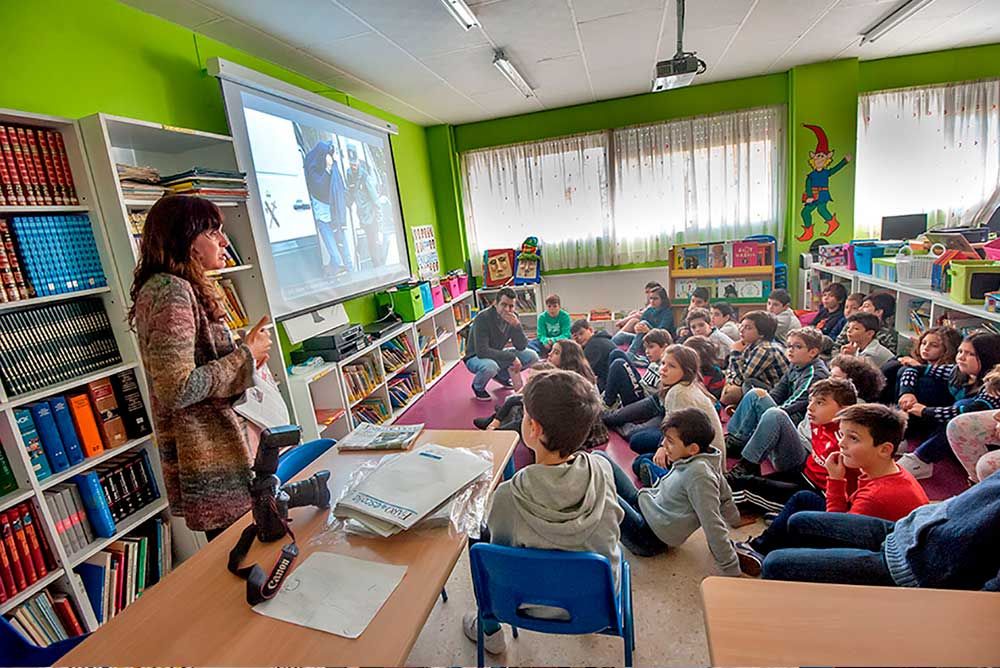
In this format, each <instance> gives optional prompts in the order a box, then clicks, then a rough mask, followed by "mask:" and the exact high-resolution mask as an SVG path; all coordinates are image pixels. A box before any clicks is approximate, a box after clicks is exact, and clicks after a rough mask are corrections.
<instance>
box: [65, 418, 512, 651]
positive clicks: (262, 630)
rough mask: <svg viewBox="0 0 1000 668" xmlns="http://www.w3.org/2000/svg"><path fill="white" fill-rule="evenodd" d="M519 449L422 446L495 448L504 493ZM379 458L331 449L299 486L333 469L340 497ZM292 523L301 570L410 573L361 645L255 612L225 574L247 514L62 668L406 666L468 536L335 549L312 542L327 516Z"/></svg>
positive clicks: (411, 537)
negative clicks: (370, 568) (323, 558)
mask: <svg viewBox="0 0 1000 668" xmlns="http://www.w3.org/2000/svg"><path fill="white" fill-rule="evenodd" d="M516 441H517V434H515V433H513V432H500V431H496V432H484V431H473V430H470V431H433V430H428V431H425V432H424V433H423V434H421V436H420V439H419V441H418V442H419V443H428V442H433V443H438V444H440V445H444V446H449V447H470V448H474V447H477V446H484V447H487V448H489V449H490V450H491V451H492V452H493V483H494V485H496V484H497V483H498V482H499V480H500V478H501V476H502V472H503V468H504V465H505V464H506V462H507V459H508V458H509V457H510V455H511V452H512V451H513V449H514V444H515V443H516ZM382 454H384V453H382ZM379 456H381V455H380V454H373V453H371V452H351V453H339V452H337V451H336V450H331V451H329V452H327V453H326V454H325V455H323V456H322V457H320V458H319V459H318V460H317V461H316V462H314V463H313V464H312V465H311V466H309V467H308V468H306V469H305V470H304V471H302V473H301V474H300V475H299V476H297V478H300V477H306V476H309V475H312V473H313V472H315V471H317V470H319V469H324V468H325V469H329V470H330V471H331V473H332V476H331V480H330V489H331V492H333V496H334V498H335V499H336V498H337V496H339V492H340V490H342V489H343V488H344V487H345V485H346V481H347V478H348V476H349V475H350V472H351V471H352V470H354V469H355V468H356V467H357V466H358V465H359V464H360V463H362V462H363V461H365V460H368V459H373V458H377V457H379ZM291 516H292V518H293V524H292V526H293V528H294V530H295V534H296V536H297V537H298V545H299V550H300V552H301V554H300V556H299V558H298V562H297V563H299V564H301V563H303V562H305V560H306V559H307V558H308V557H309V555H310V554H311V553H313V552H315V551H316V550H321V551H327V552H336V553H338V554H345V555H349V556H352V557H356V558H358V559H369V560H372V561H379V562H384V563H391V564H405V565H406V566H407V571H406V575H405V577H404V578H403V581H402V582H401V583H400V585H399V586H398V587H397V588H396V590H395V591H394V592H393V594H392V596H390V597H389V599H388V600H387V601H386V603H385V605H384V606H383V607H382V609H381V610H379V612H378V614H377V615H376V616H375V618H374V619H373V620H372V622H371V624H369V626H368V628H367V629H366V630H365V632H364V633H363V634H362V635H361V636H360V637H359V638H356V639H353V640H352V639H348V638H341V637H340V636H335V635H331V634H328V633H324V632H322V631H317V630H314V629H308V628H304V627H301V626H296V625H293V624H289V623H286V622H281V621H278V620H275V619H271V618H270V617H265V616H263V615H259V614H257V613H256V612H253V611H252V610H251V609H250V606H249V605H247V602H246V582H245V581H244V580H241V579H240V578H238V577H236V576H235V575H232V574H231V573H230V572H229V571H227V570H226V561H227V557H228V555H229V550H230V549H231V548H232V547H233V545H234V544H235V543H236V540H237V538H238V537H239V535H240V532H241V531H242V530H243V528H244V527H245V526H247V524H249V523H250V515H249V514H247V515H246V516H244V517H243V518H242V519H240V521H238V522H236V524H234V525H233V526H232V527H230V528H229V529H228V530H227V531H226V532H225V533H223V534H222V535H221V536H219V537H218V538H216V539H215V540H214V541H212V542H211V543H209V544H208V545H207V546H206V547H205V548H203V549H201V550H200V551H199V552H198V553H197V554H196V555H195V556H193V557H192V558H191V559H189V560H187V561H186V562H184V563H183V564H182V565H181V566H180V567H178V568H177V570H175V571H174V572H172V573H171V574H170V575H168V576H167V577H166V578H165V579H164V580H163V581H162V582H161V583H159V584H158V585H156V586H155V587H153V588H152V589H150V590H149V591H148V592H146V593H145V594H143V596H142V598H140V599H139V600H138V601H136V602H135V603H133V604H132V605H130V606H129V607H128V608H127V609H126V610H125V611H124V612H123V613H122V614H121V615H119V616H116V617H115V618H114V619H112V620H111V621H110V622H108V623H107V624H105V625H104V626H102V627H101V628H100V629H98V630H97V632H95V633H94V634H93V635H92V636H91V637H89V638H88V639H87V640H86V641H84V642H83V643H82V644H80V645H79V646H78V647H76V648H75V649H74V650H73V651H72V652H70V653H69V654H67V655H66V656H64V657H63V658H62V659H60V661H59V665H62V666H67V665H68V666H90V665H104V666H107V665H118V666H168V665H169V666H194V665H201V666H205V665H209V666H232V665H242V666H260V665H272V666H273V665H284V666H343V665H354V666H365V665H367V666H376V665H377V666H398V665H402V664H403V663H404V662H405V661H406V658H407V656H408V655H409V653H410V649H411V648H412V647H413V644H414V642H416V640H417V636H418V635H419V634H420V630H421V629H422V628H423V625H424V622H426V621H427V617H428V615H430V612H431V609H432V608H433V607H434V604H435V601H436V600H437V598H438V595H439V594H440V592H441V588H442V587H443V586H444V584H445V582H446V581H447V579H448V576H449V575H450V574H451V571H452V569H453V568H454V566H455V562H456V561H457V560H458V557H459V556H460V554H461V551H462V549H463V548H464V546H465V543H466V538H465V536H464V535H463V536H453V535H451V533H450V530H449V529H448V528H439V529H433V530H421V531H415V532H404V533H402V534H399V535H396V536H393V537H392V538H390V539H374V538H360V537H357V536H351V537H347V536H346V535H345V534H343V533H342V532H339V533H337V534H332V532H330V533H328V534H327V537H328V540H327V542H325V543H324V544H321V545H317V544H313V543H312V542H311V539H312V537H313V536H315V535H317V534H319V533H321V532H322V530H323V529H324V526H325V521H326V518H327V512H326V511H318V510H317V509H315V508H296V509H294V510H293V511H292V512H291ZM284 543H285V541H277V542H274V543H270V544H267V545H263V544H261V543H260V542H255V544H254V546H253V548H252V549H251V550H250V554H249V555H248V557H247V561H245V563H252V562H256V563H259V564H260V565H261V566H262V567H263V568H264V569H265V570H266V571H268V572H270V569H271V568H272V566H273V565H274V561H275V559H276V557H277V554H278V552H279V551H280V549H281V546H282V545H283V544H284Z"/></svg>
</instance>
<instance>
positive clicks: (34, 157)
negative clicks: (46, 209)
mask: <svg viewBox="0 0 1000 668" xmlns="http://www.w3.org/2000/svg"><path fill="white" fill-rule="evenodd" d="M24 136H25V137H26V138H27V145H28V157H30V158H31V169H32V171H34V172H35V183H36V184H37V185H36V187H37V188H38V192H39V194H40V195H41V196H42V201H43V202H44V203H45V204H48V205H50V206H51V205H52V204H55V199H54V198H53V197H52V189H51V188H50V187H49V180H48V179H47V178H46V176H45V165H44V164H43V163H42V154H41V153H40V152H39V150H38V140H37V139H35V131H34V129H33V128H25V130H24Z"/></svg>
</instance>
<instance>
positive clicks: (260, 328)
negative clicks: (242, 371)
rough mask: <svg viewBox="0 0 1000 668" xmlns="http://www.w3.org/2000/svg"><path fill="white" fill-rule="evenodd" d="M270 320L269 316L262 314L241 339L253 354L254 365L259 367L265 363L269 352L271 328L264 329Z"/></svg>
mask: <svg viewBox="0 0 1000 668" xmlns="http://www.w3.org/2000/svg"><path fill="white" fill-rule="evenodd" d="M270 321H271V318H270V317H268V316H266V315H265V316H264V317H263V318H261V319H260V320H258V321H257V324H256V325H254V326H253V329H251V330H250V333H249V334H247V335H246V338H245V339H243V343H245V344H246V346H247V348H249V349H250V354H251V355H253V361H254V365H255V366H256V367H257V368H258V369H259V368H260V367H262V366H264V364H265V363H267V358H268V357H269V356H270V352H271V330H269V329H264V328H265V327H266V326H267V324H268V323H269V322H270Z"/></svg>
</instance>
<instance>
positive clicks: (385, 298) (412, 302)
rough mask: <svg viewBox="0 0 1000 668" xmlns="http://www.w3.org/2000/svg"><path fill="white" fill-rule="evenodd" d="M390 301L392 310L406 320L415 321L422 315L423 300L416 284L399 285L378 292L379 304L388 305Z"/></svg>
mask: <svg viewBox="0 0 1000 668" xmlns="http://www.w3.org/2000/svg"><path fill="white" fill-rule="evenodd" d="M390 302H391V303H392V310H393V312H394V313H395V314H396V315H398V316H399V317H400V318H402V319H403V320H404V321H406V322H416V321H417V320H420V318H422V317H424V301H423V299H421V297H420V286H418V285H401V286H398V287H396V288H394V289H392V290H390V291H389V292H383V293H380V294H379V296H378V303H379V304H380V305H383V306H388V305H389V303H390Z"/></svg>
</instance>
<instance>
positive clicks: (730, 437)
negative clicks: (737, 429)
mask: <svg viewBox="0 0 1000 668" xmlns="http://www.w3.org/2000/svg"><path fill="white" fill-rule="evenodd" d="M725 441H726V456H728V457H739V456H740V454H741V453H742V452H743V448H744V447H746V444H747V442H746V441H744V440H743V439H742V438H740V437H739V436H737V435H736V434H726V438H725Z"/></svg>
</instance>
